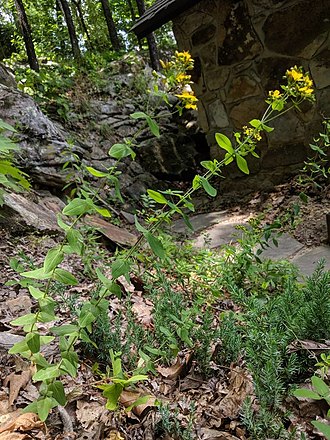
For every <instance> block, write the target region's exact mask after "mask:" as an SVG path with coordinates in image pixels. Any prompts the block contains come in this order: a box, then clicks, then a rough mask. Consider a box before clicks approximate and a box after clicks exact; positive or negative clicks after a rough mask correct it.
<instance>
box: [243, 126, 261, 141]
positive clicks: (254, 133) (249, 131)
mask: <svg viewBox="0 0 330 440" xmlns="http://www.w3.org/2000/svg"><path fill="white" fill-rule="evenodd" d="M243 133H244V134H245V135H246V136H250V137H252V138H254V139H255V140H256V141H261V139H262V137H261V135H260V130H257V129H256V128H249V127H247V126H246V125H244V127H243Z"/></svg>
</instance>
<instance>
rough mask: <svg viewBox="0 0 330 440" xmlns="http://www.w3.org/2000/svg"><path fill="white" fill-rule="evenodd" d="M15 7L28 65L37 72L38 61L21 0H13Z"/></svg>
mask: <svg viewBox="0 0 330 440" xmlns="http://www.w3.org/2000/svg"><path fill="white" fill-rule="evenodd" d="M15 7H16V10H17V15H18V21H19V24H20V28H21V31H22V34H23V39H24V44H25V49H26V54H27V57H28V61H29V65H30V67H31V69H32V70H35V71H36V72H39V63H38V59H37V56H36V51H35V49H34V44H33V40H32V33H31V28H30V25H29V22H28V19H27V15H26V12H25V8H24V5H23V1H22V0H15Z"/></svg>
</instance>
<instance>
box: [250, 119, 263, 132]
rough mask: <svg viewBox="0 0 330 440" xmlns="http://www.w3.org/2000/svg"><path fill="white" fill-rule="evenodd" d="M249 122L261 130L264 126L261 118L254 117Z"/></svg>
mask: <svg viewBox="0 0 330 440" xmlns="http://www.w3.org/2000/svg"><path fill="white" fill-rule="evenodd" d="M249 124H250V125H252V127H254V128H256V129H257V130H260V129H261V127H262V122H261V121H260V119H252V120H251V121H250V122H249Z"/></svg>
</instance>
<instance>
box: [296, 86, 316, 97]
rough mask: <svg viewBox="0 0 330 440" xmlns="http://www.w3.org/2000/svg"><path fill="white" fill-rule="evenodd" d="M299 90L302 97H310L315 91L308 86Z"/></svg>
mask: <svg viewBox="0 0 330 440" xmlns="http://www.w3.org/2000/svg"><path fill="white" fill-rule="evenodd" d="M298 90H299V92H300V93H301V94H302V95H305V96H310V95H312V94H313V92H314V90H313V89H312V88H310V87H308V86H304V87H300V88H299V89H298Z"/></svg>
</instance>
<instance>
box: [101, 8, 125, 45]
mask: <svg viewBox="0 0 330 440" xmlns="http://www.w3.org/2000/svg"><path fill="white" fill-rule="evenodd" d="M101 4H102V8H103V13H104V17H105V21H106V23H107V27H108V32H109V37H110V41H111V44H112V47H113V49H114V50H115V51H116V52H118V51H119V50H120V49H121V44H120V40H119V37H118V33H117V29H116V25H115V22H114V21H113V17H112V13H111V9H110V6H109V1H108V0H101Z"/></svg>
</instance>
